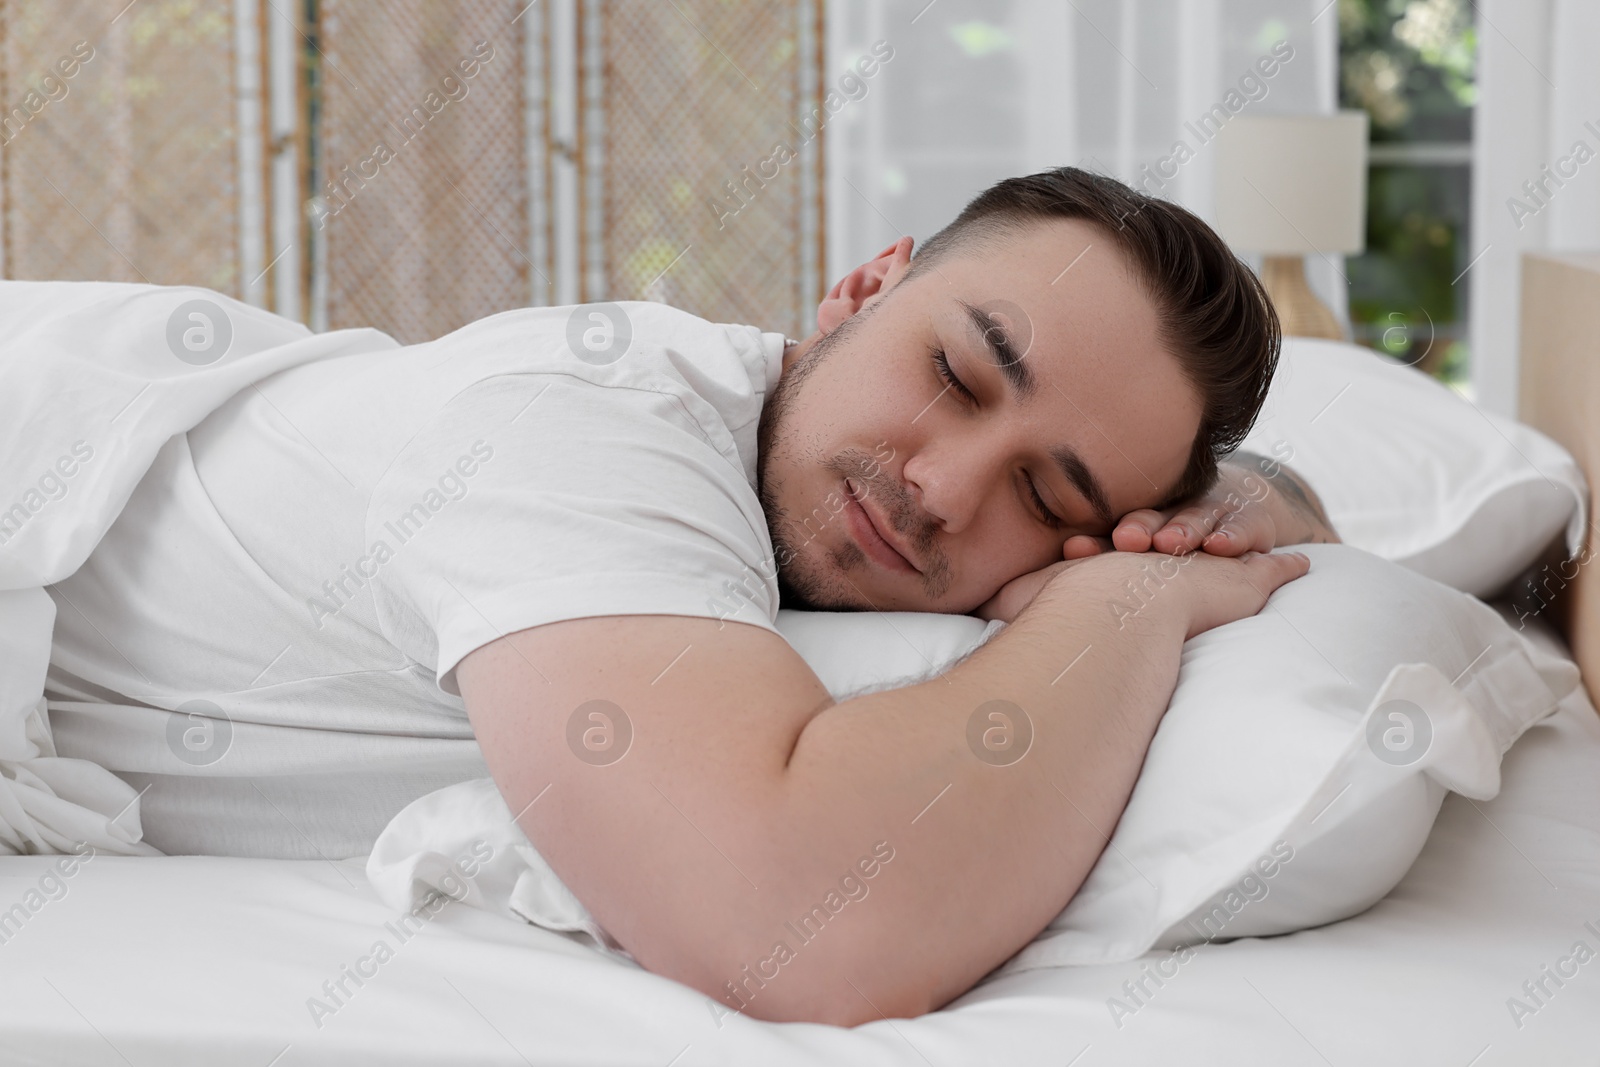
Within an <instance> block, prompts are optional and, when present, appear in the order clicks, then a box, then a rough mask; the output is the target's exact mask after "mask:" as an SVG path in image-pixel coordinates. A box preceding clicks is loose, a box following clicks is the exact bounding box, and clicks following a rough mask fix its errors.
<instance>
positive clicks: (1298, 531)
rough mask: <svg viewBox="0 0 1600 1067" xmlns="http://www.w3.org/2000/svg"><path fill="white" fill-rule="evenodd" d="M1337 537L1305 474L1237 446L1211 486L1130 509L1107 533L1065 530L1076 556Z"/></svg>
mask: <svg viewBox="0 0 1600 1067" xmlns="http://www.w3.org/2000/svg"><path fill="white" fill-rule="evenodd" d="M1338 540H1339V534H1338V533H1337V531H1335V530H1334V528H1333V524H1332V523H1331V522H1329V521H1328V515H1327V512H1325V511H1324V510H1323V508H1322V501H1321V500H1319V499H1318V497H1317V495H1316V493H1315V492H1313V491H1312V489H1311V487H1310V486H1308V485H1307V484H1306V483H1305V481H1304V480H1303V479H1302V478H1300V477H1299V476H1298V475H1297V474H1295V473H1294V472H1293V471H1292V470H1290V469H1289V468H1288V467H1286V466H1284V465H1283V464H1282V463H1280V462H1279V461H1278V460H1275V459H1270V458H1268V457H1266V456H1261V455H1257V454H1255V453H1253V452H1235V453H1234V454H1233V455H1232V456H1231V457H1229V458H1228V459H1227V460H1225V461H1224V462H1223V463H1222V465H1221V469H1220V471H1219V473H1218V477H1217V484H1216V486H1215V487H1213V488H1212V490H1211V491H1210V492H1209V493H1207V494H1205V495H1204V496H1202V497H1201V498H1200V499H1198V500H1195V501H1193V502H1191V503H1189V504H1186V505H1183V506H1181V507H1179V508H1176V509H1174V510H1171V511H1155V510H1152V509H1148V508H1146V509H1142V510H1140V511H1130V512H1129V513H1128V514H1126V515H1124V516H1123V517H1122V519H1121V521H1120V522H1119V523H1118V524H1117V527H1116V529H1115V530H1113V531H1112V532H1111V537H1110V538H1103V537H1100V538H1097V537H1087V536H1083V535H1080V536H1077V537H1073V538H1069V539H1068V541H1067V542H1066V544H1065V546H1064V547H1063V555H1064V556H1065V557H1066V558H1067V559H1081V558H1083V557H1086V556H1092V555H1096V554H1098V553H1100V552H1105V551H1110V550H1112V549H1113V548H1114V549H1117V550H1119V551H1122V552H1148V551H1151V550H1152V549H1153V550H1155V551H1157V552H1166V553H1169V554H1171V555H1179V556H1181V555H1184V554H1185V553H1188V552H1193V551H1195V550H1196V549H1199V550H1201V551H1205V552H1209V553H1211V554H1212V555H1214V556H1239V555H1243V554H1244V553H1246V552H1269V551H1271V550H1272V549H1274V548H1276V547H1278V546H1279V545H1299V544H1327V543H1331V542H1337V541H1338Z"/></svg>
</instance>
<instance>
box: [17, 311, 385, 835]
mask: <svg viewBox="0 0 1600 1067" xmlns="http://www.w3.org/2000/svg"><path fill="white" fill-rule="evenodd" d="M392 345H393V341H391V340H390V339H389V338H388V337H387V336H386V335H384V334H382V333H379V332H377V331H375V330H341V331H337V332H333V333H326V334H318V335H313V334H312V333H311V332H310V331H309V330H307V329H306V328H305V327H304V326H301V325H299V324H296V323H293V322H290V321H289V320H287V319H283V318H280V317H278V316H276V315H272V314H270V313H268V312H265V311H262V310H260V309H257V308H252V307H249V306H247V305H245V304H241V303H239V302H238V301H235V300H230V299H228V298H226V297H223V296H220V295H219V294H217V293H214V292H211V291H210V290H205V289H188V288H175V287H166V286H155V285H128V284H116V283H110V282H15V281H3V282H0V854H14V853H32V852H40V853H65V852H71V851H74V849H75V846H79V845H81V844H88V845H92V846H93V847H94V848H95V849H96V850H98V851H100V852H109V853H115V854H123V855H159V854H160V853H159V852H158V851H157V850H156V849H154V848H153V847H151V846H150V845H148V844H146V843H144V842H142V841H141V840H140V838H141V837H142V829H141V827H140V822H139V804H138V796H137V794H136V793H135V792H134V790H133V789H132V788H131V787H130V786H128V785H127V784H126V783H125V782H123V781H122V780H121V779H119V778H117V777H116V776H114V775H113V774H111V773H110V772H109V771H107V770H105V769H104V768H102V767H100V766H98V765H96V764H93V763H90V762H88V761H85V760H78V759H64V758H61V757H58V756H57V755H56V750H55V745H54V743H53V741H52V738H51V734H50V726H49V719H48V715H47V711H46V705H45V701H44V695H43V694H44V680H45V672H46V670H47V669H48V667H49V659H50V638H51V632H52V629H53V627H54V623H55V604H54V603H53V602H52V600H51V599H50V597H49V595H48V594H47V593H46V592H45V591H44V587H45V586H47V585H50V584H52V583H55V582H58V581H60V580H61V579H63V578H65V577H66V576H68V575H69V574H71V573H72V572H73V571H75V570H76V569H77V568H78V567H79V566H81V565H82V563H83V561H84V560H85V559H87V558H88V557H89V554H90V553H91V552H92V551H93V550H94V547H95V545H97V544H98V543H99V541H100V539H101V538H102V537H103V536H104V535H105V532H106V530H107V529H109V528H110V526H111V524H112V523H113V522H114V521H115V520H116V517H117V515H118V514H119V513H120V512H121V511H122V508H123V505H125V504H126V503H127V500H128V497H129V495H130V494H132V492H133V490H134V487H135V486H137V485H138V483H139V480H140V479H141V478H142V477H143V476H144V473H145V472H146V471H147V470H148V469H149V467H150V464H151V462H152V461H153V460H154V458H155V455H156V453H157V451H159V450H160V448H161V446H162V445H163V444H165V443H166V442H167V441H168V440H169V439H170V438H171V437H172V436H173V435H175V434H179V433H184V432H186V431H188V430H189V429H190V428H192V427H193V426H195V425H196V424H197V423H199V422H200V421H201V420H202V419H204V418H205V417H206V416H207V415H209V414H210V413H211V412H212V411H214V410H215V409H216V408H217V407H219V406H221V405H222V404H223V403H225V402H226V401H227V400H228V399H229V398H230V397H232V396H233V395H234V394H235V393H237V392H239V391H240V390H241V389H246V388H249V387H250V386H251V385H253V384H254V383H255V382H258V381H260V380H261V379H263V378H265V377H267V376H268V375H271V374H275V373H277V372H278V371H281V370H285V369H287V368H289V367H294V366H298V365H300V364H302V363H307V362H310V361H313V360H318V359H327V358H330V357H332V356H338V355H344V354H348V353H352V352H360V351H367V350H369V349H372V348H376V347H384V348H387V347H392ZM107 636H108V637H109V638H110V639H111V640H112V641H115V639H116V635H107Z"/></svg>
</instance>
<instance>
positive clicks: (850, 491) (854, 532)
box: [844, 478, 919, 574]
mask: <svg viewBox="0 0 1600 1067" xmlns="http://www.w3.org/2000/svg"><path fill="white" fill-rule="evenodd" d="M844 489H845V494H846V495H847V496H848V497H849V500H847V501H846V502H845V514H846V523H847V525H848V526H849V528H850V535H851V537H853V538H854V539H855V542H856V545H857V546H858V547H859V548H860V549H861V551H862V552H864V553H866V554H867V555H868V556H869V557H871V558H872V560H873V561H874V562H876V563H877V564H878V565H879V566H881V567H883V568H884V569H885V570H891V571H904V572H907V573H910V574H916V573H919V572H918V570H917V568H916V566H915V565H914V564H913V563H912V562H911V559H910V557H909V556H907V555H906V554H905V553H904V552H902V551H901V550H900V549H898V548H896V547H895V542H894V541H892V540H890V538H891V537H896V535H895V534H894V532H893V529H892V528H891V527H890V526H889V524H888V522H887V521H883V520H880V518H879V517H878V516H876V515H874V514H873V509H872V506H871V501H869V500H866V499H863V497H862V496H861V495H859V491H858V490H857V488H856V485H855V482H854V481H852V480H851V479H849V478H846V479H845V482H844Z"/></svg>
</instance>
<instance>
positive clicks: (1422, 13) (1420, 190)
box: [1339, 0, 1478, 385]
mask: <svg viewBox="0 0 1600 1067" xmlns="http://www.w3.org/2000/svg"><path fill="white" fill-rule="evenodd" d="M1339 55H1340V79H1339V80H1340V87H1339V89H1340V104H1341V106H1343V107H1347V108H1362V109H1364V110H1366V112H1367V113H1368V115H1369V116H1371V120H1372V121H1371V127H1372V146H1373V151H1374V154H1375V156H1376V157H1377V158H1376V159H1375V160H1374V162H1373V165H1372V168H1371V170H1370V171H1369V183H1368V190H1367V248H1366V251H1365V252H1364V253H1363V254H1361V255H1359V256H1352V257H1351V258H1350V259H1349V261H1348V264H1347V272H1348V275H1349V278H1350V315H1351V324H1352V327H1353V329H1354V333H1355V337H1356V339H1357V340H1358V341H1361V342H1363V343H1365V344H1369V345H1371V346H1372V347H1374V348H1377V349H1379V350H1381V351H1385V352H1388V353H1389V354H1390V355H1393V356H1396V357H1397V358H1400V359H1403V360H1405V361H1407V362H1410V363H1415V364H1417V365H1419V366H1421V367H1422V368H1423V369H1425V370H1428V371H1430V372H1431V373H1433V374H1436V375H1438V376H1439V377H1440V378H1442V379H1444V380H1445V381H1447V382H1450V383H1451V384H1453V385H1459V384H1461V383H1462V382H1464V381H1465V379H1466V376H1467V361H1468V355H1469V353H1468V348H1467V341H1466V325H1467V279H1466V278H1464V277H1462V272H1463V271H1465V270H1466V269H1467V267H1468V265H1469V263H1470V262H1471V261H1472V257H1473V256H1474V255H1476V254H1477V251H1478V250H1477V249H1475V248H1473V247H1471V239H1470V231H1469V220H1470V210H1471V166H1470V163H1469V162H1468V161H1467V159H1466V158H1465V152H1466V148H1465V147H1464V146H1466V145H1468V144H1469V143H1470V141H1471V137H1472V107H1473V104H1474V102H1475V99H1476V92H1477V89H1476V83H1475V76H1476V55H1477V27H1476V25H1475V22H1474V18H1473V8H1472V5H1471V3H1470V2H1469V0H1339ZM1407 145H1412V146H1415V145H1426V146H1432V147H1431V148H1429V149H1424V150H1423V151H1424V152H1426V153H1431V154H1424V155H1417V154H1413V155H1412V156H1411V158H1409V159H1407V158H1390V159H1385V158H1384V156H1383V153H1384V152H1386V151H1388V152H1391V153H1392V152H1395V151H1396V149H1395V148H1393V147H1390V146H1407ZM1399 151H1400V152H1402V153H1403V152H1404V151H1406V150H1405V149H1400V150H1399Z"/></svg>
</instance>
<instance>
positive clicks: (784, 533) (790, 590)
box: [756, 318, 861, 611]
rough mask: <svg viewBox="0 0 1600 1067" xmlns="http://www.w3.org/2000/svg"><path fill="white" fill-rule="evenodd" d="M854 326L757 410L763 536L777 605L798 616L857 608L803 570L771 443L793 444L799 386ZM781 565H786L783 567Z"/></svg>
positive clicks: (836, 334)
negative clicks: (790, 429)
mask: <svg viewBox="0 0 1600 1067" xmlns="http://www.w3.org/2000/svg"><path fill="white" fill-rule="evenodd" d="M855 321H856V320H855V319H853V318H852V319H850V320H848V321H846V322H845V323H842V324H840V325H839V326H838V327H836V328H835V329H833V330H832V331H831V332H829V333H825V334H823V335H822V336H821V337H819V338H817V341H816V343H815V344H814V345H812V346H811V350H810V351H809V352H807V353H806V354H805V355H804V356H802V357H801V358H800V361H799V362H797V363H795V364H794V365H793V366H791V367H790V368H789V369H788V371H787V372H786V373H784V374H783V375H781V376H780V377H779V379H778V384H777V385H776V386H774V387H773V390H772V395H771V396H769V397H768V398H767V402H766V404H765V405H763V406H762V409H761V419H760V421H759V422H758V423H757V424H756V495H757V496H758V497H759V498H760V501H761V511H762V514H764V515H765V516H766V519H767V535H768V537H769V538H770V539H771V541H772V555H773V562H774V563H775V564H776V565H777V571H778V602H779V604H781V605H782V606H783V607H786V608H794V609H797V610H800V611H850V610H855V609H856V608H857V605H855V604H842V603H839V602H838V601H837V598H836V597H834V596H833V595H831V594H830V593H829V591H828V588H827V584H826V583H825V582H824V581H823V580H822V578H821V576H820V575H817V574H815V573H813V572H811V571H808V570H804V569H803V568H804V567H805V557H804V556H802V555H801V553H800V549H801V548H802V547H803V544H801V543H796V542H795V541H794V540H793V539H792V538H791V537H790V536H789V532H788V531H790V530H791V529H793V528H794V523H793V521H792V520H791V519H790V516H789V512H788V510H787V509H786V508H784V507H783V506H782V505H781V504H780V503H779V502H778V500H779V497H780V496H781V494H782V492H783V482H782V481H781V480H779V479H778V478H776V477H774V476H773V474H772V466H773V461H774V460H775V459H776V453H775V451H774V444H775V443H776V442H777V441H778V440H779V439H780V438H782V440H783V442H784V444H785V446H792V445H793V441H792V437H793V435H792V434H788V433H785V432H784V431H785V430H786V429H787V422H788V414H789V411H790V409H792V408H793V407H794V404H795V401H796V400H797V399H798V397H799V392H800V385H801V383H802V382H804V381H805V379H806V377H807V376H808V375H810V373H811V372H812V371H813V370H815V369H816V368H817V366H818V365H819V364H820V363H821V362H822V360H823V359H825V358H826V357H827V356H828V354H829V353H830V352H831V351H832V350H833V348H834V346H835V345H837V344H838V343H839V341H840V340H841V339H842V335H844V334H846V333H848V332H849V328H850V326H851V325H852V324H853V323H854V322H855ZM846 547H847V548H848V549H849V550H851V551H853V552H854V553H855V554H856V555H857V556H860V555H861V550H860V549H858V548H856V546H855V545H854V544H849V545H847V546H846ZM785 560H788V561H789V562H788V563H787V564H785V563H784V561H785ZM841 562H843V561H841Z"/></svg>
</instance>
